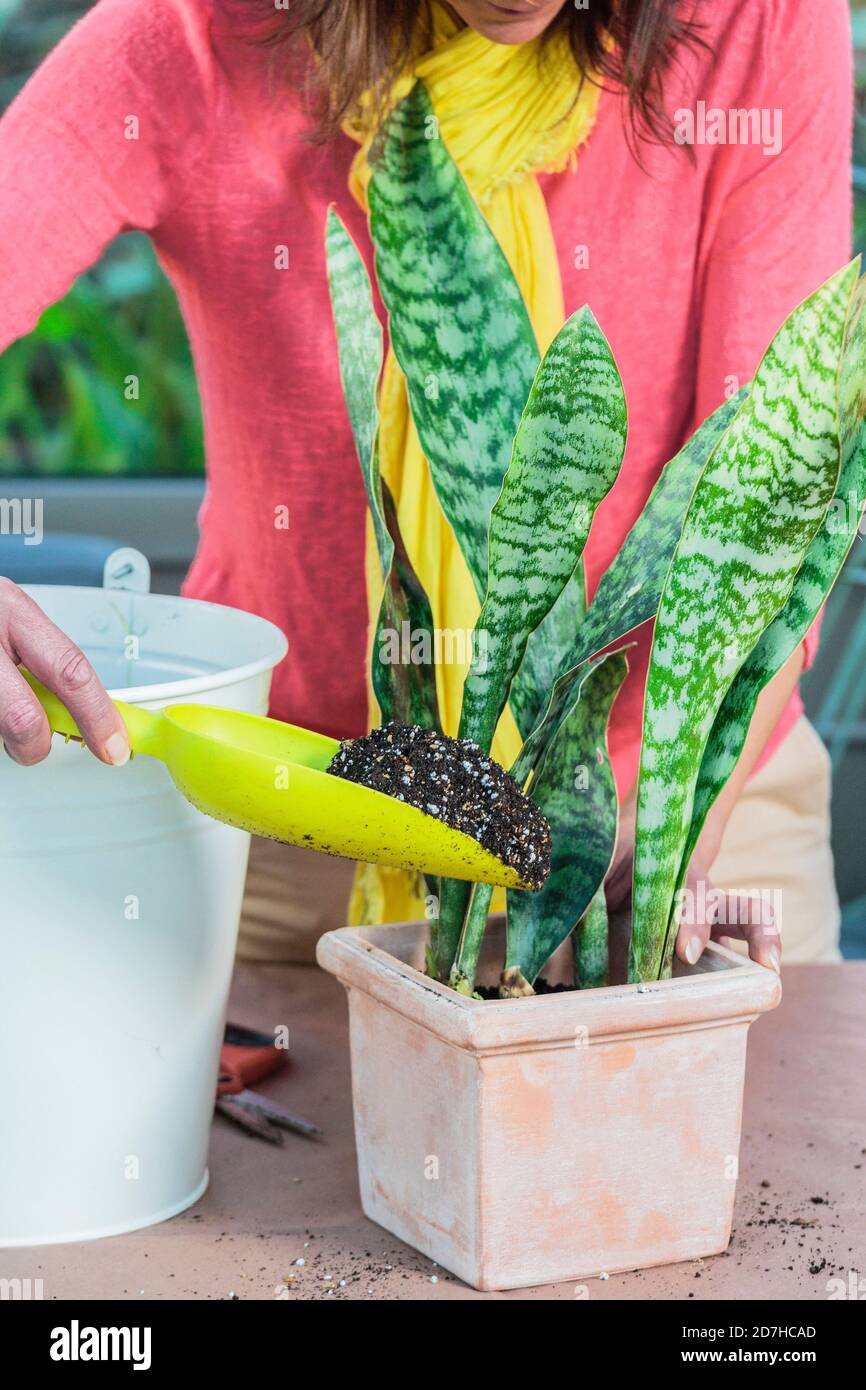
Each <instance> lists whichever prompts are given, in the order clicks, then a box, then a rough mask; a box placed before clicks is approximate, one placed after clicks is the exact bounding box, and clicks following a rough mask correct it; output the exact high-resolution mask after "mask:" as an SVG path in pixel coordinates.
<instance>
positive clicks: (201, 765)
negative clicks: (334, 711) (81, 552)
mask: <svg viewBox="0 0 866 1390" xmlns="http://www.w3.org/2000/svg"><path fill="white" fill-rule="evenodd" d="M22 675H24V676H25V678H26V680H27V681H28V682H29V684H30V685H31V686H32V688H33V690H34V691H35V693H36V695H37V696H38V698H39V701H40V703H41V704H42V707H43V709H44V710H45V713H46V714H47V716H48V722H49V724H50V725H51V728H52V730H53V731H54V732H55V733H58V734H65V735H66V736H67V737H68V738H77V739H80V738H81V734H80V732H79V730H78V726H77V725H76V723H75V721H74V720H73V718H72V716H71V714H70V713H69V711H68V710H67V709H66V707H65V706H64V705H62V704H61V702H60V701H59V700H58V699H57V697H56V696H55V695H53V694H52V693H51V691H49V690H47V689H46V687H45V686H44V685H42V684H41V683H40V682H39V681H37V680H36V679H35V677H34V676H31V675H30V674H29V673H28V672H26V671H24V672H22ZM115 704H116V706H117V708H118V710H119V711H120V714H121V716H122V718H123V721H124V723H125V724H126V727H127V731H128V733H129V741H130V747H131V748H132V751H133V752H134V753H136V754H139V753H143V754H145V755H146V756H147V757H151V758H159V759H160V761H161V762H163V763H164V764H165V766H166V767H167V768H168V771H169V774H170V776H171V778H172V781H173V782H174V784H175V786H176V787H177V789H178V791H180V792H181V793H182V794H183V796H185V797H186V799H187V801H189V802H191V803H192V805H193V806H195V807H197V808H198V810H199V811H204V813H205V815H208V816H213V817H214V819H215V820H220V821H225V823H226V824H227V825H235V826H238V827H239V828H240V829H241V830H249V831H252V833H253V834H255V835H265V836H268V837H269V838H270V839H272V840H282V841H284V842H286V843H287V844H292V845H305V846H307V847H308V848H309V849H317V850H321V851H322V852H323V853H325V854H336V855H339V856H341V857H343V858H346V859H359V860H361V861H362V862H364V863H368V864H390V865H393V866H394V867H396V868H401V869H418V870H420V871H421V872H423V873H428V874H442V875H444V876H445V877H447V878H462V879H469V880H473V881H475V882H478V883H492V884H499V885H501V886H502V887H505V888H523V887H527V886H528V885H526V884H524V883H523V882H522V881H521V879H520V877H519V876H518V874H517V871H516V870H515V869H512V868H510V867H508V866H507V865H506V864H503V863H502V861H501V860H499V859H497V858H496V857H495V855H492V854H490V852H489V851H488V850H486V849H484V848H482V846H481V845H480V844H478V842H477V840H473V839H472V838H471V836H469V835H464V834H463V833H462V832H461V831H459V830H452V829H451V827H450V826H447V825H444V824H443V823H442V821H439V820H437V819H436V818H435V817H434V816H428V815H427V814H425V812H424V811H419V810H417V809H416V808H415V807H414V806H407V805H406V804H405V802H402V801H398V800H396V798H394V797H390V796H385V795H384V793H382V792H377V791H372V790H370V789H369V788H368V787H362V786H358V785H357V784H356V783H354V782H347V781H344V780H343V779H341V778H339V777H332V776H331V775H330V774H328V773H327V772H326V771H325V769H326V768H327V766H328V764H329V763H330V761H331V759H332V758H333V756H334V754H335V753H336V752H337V749H338V748H339V746H340V745H339V743H338V742H337V740H336V739H332V738H326V737H325V735H324V734H315V733H312V732H311V731H310V730H309V729H300V728H298V727H296V726H295V725H294V724H282V723H280V721H279V720H276V719H265V718H262V717H261V716H259V715H255V714H246V713H242V712H240V711H237V710H230V709H220V708H217V707H216V706H213V705H182V704H179V705H169V706H167V707H166V708H165V709H161V710H146V709H141V708H139V707H138V706H137V705H125V704H121V702H120V701H119V700H116V701H115Z"/></svg>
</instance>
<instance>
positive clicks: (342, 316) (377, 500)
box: [325, 209, 439, 729]
mask: <svg viewBox="0 0 866 1390" xmlns="http://www.w3.org/2000/svg"><path fill="white" fill-rule="evenodd" d="M325 254H326V261H327V268H328V286H329V289H330V294H331V308H332V311H333V315H334V326H335V329H336V334H337V351H338V354H339V362H340V377H341V380H342V383H343V395H344V397H345V401H346V408H347V410H348V414H349V420H350V423H351V425H352V433H353V434H354V437H355V448H356V451H357V454H358V461H359V463H360V465H361V475H362V478H363V480H364V488H365V491H366V493H367V503H368V506H369V508H370V514H371V516H372V519H373V528H374V531H375V536H376V546H377V549H378V552H379V564H380V566H381V570H382V577H383V580H384V591H383V594H382V602H381V606H380V609H379V614H378V620H377V625H376V634H375V638H374V642H373V650H372V682H373V691H374V694H375V696H376V700H377V702H378V704H379V708H380V710H381V712H382V719H383V720H384V721H385V722H387V721H388V720H391V719H400V720H402V721H403V722H404V723H407V724H421V725H423V726H424V727H425V728H437V729H438V728H439V713H438V707H437V699H436V673H435V667H434V661H433V653H434V644H433V616H432V613H431V610H430V604H429V602H428V599H427V595H426V594H425V593H424V590H423V588H422V586H421V583H420V581H419V579H418V576H417V575H416V574H415V571H414V569H413V568H412V565H411V563H410V561H409V557H408V555H407V554H406V548H405V546H404V545H403V541H402V537H401V535H400V528H399V525H398V522H397V510H396V507H395V506H394V503H393V499H392V498H391V495H390V493H389V492H388V489H387V488H386V487H385V485H384V483H383V482H382V479H381V478H380V475H379V453H378V427H379V409H378V402H377V391H378V383H379V377H380V375H381V371H382V329H381V326H380V324H379V320H378V319H377V317H376V311H375V309H374V308H373V297H372V293H371V290H370V280H369V277H368V275H367V271H366V268H365V266H364V263H363V261H362V259H361V256H360V253H359V251H358V249H357V247H356V246H355V243H354V242H353V241H352V238H351V237H350V236H349V233H348V232H347V231H346V228H345V227H344V226H343V223H342V222H341V221H340V218H339V217H338V216H337V214H336V213H335V212H334V211H333V209H331V210H330V211H329V213H328V220H327V225H326V231H325Z"/></svg>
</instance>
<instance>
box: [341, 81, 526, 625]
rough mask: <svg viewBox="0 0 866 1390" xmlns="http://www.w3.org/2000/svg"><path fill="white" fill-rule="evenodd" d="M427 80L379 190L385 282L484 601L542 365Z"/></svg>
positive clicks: (400, 348)
mask: <svg viewBox="0 0 866 1390" xmlns="http://www.w3.org/2000/svg"><path fill="white" fill-rule="evenodd" d="M432 118H433V109H432V106H431V104H430V98H429V96H428V94H427V91H426V88H425V87H424V85H423V83H421V82H418V83H416V85H415V87H414V88H413V89H412V91H411V92H410V94H409V96H407V97H406V98H405V100H404V101H402V102H401V103H400V105H399V106H398V107H397V108H396V110H395V111H394V113H393V115H392V116H391V118H390V120H389V122H388V127H387V132H386V137H385V140H384V148H383V150H382V155H381V158H380V159H379V160H378V161H377V163H376V167H375V170H374V174H373V178H372V180H371V182H370V188H369V194H368V197H369V204H370V230H371V234H372V237H373V241H374V244H375V247H376V274H377V278H378V282H379V288H380V290H381V292H382V298H383V300H384V303H385V305H386V307H387V310H388V317H389V324H390V330H391V341H392V343H393V346H394V352H395V355H396V357H397V361H398V362H399V364H400V367H401V369H402V371H403V374H404V376H405V377H406V384H407V388H408V392H409V401H410V405H411V409H412V417H413V419H414V421H415V425H416V428H417V430H418V437H419V439H420V441H421V446H422V448H423V450H424V453H425V455H426V458H427V460H428V462H429V465H430V473H431V477H432V479H433V484H434V486H435V488H436V494H437V496H438V498H439V502H440V505H441V507H442V511H443V513H444V515H445V517H446V520H447V521H448V522H449V524H450V525H451V527H452V529H453V531H454V534H455V536H456V538H457V542H458V544H459V546H460V549H461V551H462V553H463V555H464V558H465V559H466V563H467V565H468V567H469V572H470V574H471V575H472V579H473V582H474V584H475V588H476V592H477V593H478V597H479V599H481V598H483V595H484V591H485V588H486V583H487V526H488V518H489V516H490V512H491V509H492V507H493V504H494V502H495V501H496V498H497V497H498V495H499V491H500V488H501V487H502V479H503V477H504V476H505V471H506V469H507V467H508V462H509V458H510V456H511V446H512V440H513V439H514V434H515V431H516V429H517V426H518V423H519V420H520V413H521V411H522V409H523V406H524V404H525V402H526V398H527V396H528V394H529V390H530V387H531V386H532V382H533V379H534V377H535V373H536V369H537V367H538V358H539V354H538V347H537V345H536V341H535V334H534V333H533V330H532V324H531V323H530V321H529V315H528V313H527V311H526V307H525V305H524V303H523V299H522V297H521V294H520V290H519V288H518V285H517V282H516V280H515V279H514V276H513V275H512V273H511V269H510V267H509V265H508V262H507V261H506V259H505V256H504V254H503V252H502V249H501V247H500V246H499V243H498V242H497V240H496V238H495V237H494V236H493V234H492V233H491V231H490V229H489V227H488V226H487V223H486V222H485V220H484V217H483V215H482V213H481V212H480V210H479V209H478V206H477V205H476V203H475V201H474V199H473V197H472V194H471V193H470V192H469V189H468V188H467V186H466V183H465V181H464V179H463V176H462V174H461V173H460V171H459V170H458V168H457V166H456V164H455V163H454V161H453V160H452V158H451V156H450V155H449V153H448V151H447V149H446V147H445V142H444V141H443V140H442V139H440V138H438V136H437V137H436V138H432V139H431V138H428V136H429V134H430V132H431V131H433V130H435V125H434V124H433V120H432Z"/></svg>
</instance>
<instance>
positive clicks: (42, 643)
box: [0, 577, 129, 767]
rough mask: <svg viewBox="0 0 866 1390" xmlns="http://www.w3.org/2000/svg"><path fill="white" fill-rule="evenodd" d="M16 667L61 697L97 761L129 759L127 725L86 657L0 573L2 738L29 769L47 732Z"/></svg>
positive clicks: (41, 754)
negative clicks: (26, 671)
mask: <svg viewBox="0 0 866 1390" xmlns="http://www.w3.org/2000/svg"><path fill="white" fill-rule="evenodd" d="M19 665H20V666H26V667H27V670H28V671H31V672H32V673H33V675H34V676H37V677H38V678H39V680H41V681H42V683H43V685H47V686H48V688H49V690H53V691H54V693H55V695H57V697H58V698H59V699H60V700H62V701H63V703H64V705H66V707H67V709H68V710H69V712H70V714H71V715H72V716H73V718H74V719H75V722H76V724H77V725H78V727H79V729H80V730H81V733H82V735H83V737H84V741H85V743H86V744H87V746H88V748H90V750H91V751H92V752H93V753H95V754H96V756H97V758H99V759H100V761H101V762H104V763H111V764H113V765H114V766H115V767H120V766H121V765H122V764H123V763H125V762H127V761H128V759H129V738H128V736H127V732H126V726H125V725H124V722H123V720H122V719H121V717H120V714H119V712H118V711H117V709H116V708H115V706H114V705H113V704H112V702H111V700H110V699H109V697H108V695H107V694H106V692H105V689H104V687H103V685H102V683H101V681H100V680H99V678H98V677H97V675H96V672H95V671H94V670H93V667H92V666H91V665H90V662H89V661H88V660H87V657H86V656H85V655H84V653H83V652H82V651H80V650H79V649H78V647H76V645H75V643H74V642H72V641H71V640H70V638H68V637H67V636H66V634H65V633H63V632H61V630H60V628H59V627H56V626H55V624H54V623H52V621H51V619H50V618H48V617H46V615H45V614H44V613H43V612H42V609H41V608H39V606H38V605H37V604H35V603H34V602H33V600H32V599H31V598H29V597H28V596H27V594H25V593H24V592H23V590H21V589H19V588H18V586H17V584H13V583H12V581H11V579H4V578H2V577H0V739H2V741H3V745H4V747H5V749H6V752H7V753H8V754H9V756H10V758H12V759H14V761H15V762H16V763H21V764H23V765H24V766H25V767H29V766H30V765H31V764H32V763H38V762H41V761H42V759H43V758H45V757H47V755H48V750H49V749H50V747H51V730H50V728H49V727H48V720H47V718H46V716H45V711H44V710H43V708H42V706H41V705H40V703H39V701H38V700H37V698H36V696H35V695H34V694H33V691H32V690H31V689H30V687H29V685H28V684H27V682H26V681H25V680H24V678H23V676H22V675H21V672H20V671H18V670H17V669H16V668H17V667H18V666H19Z"/></svg>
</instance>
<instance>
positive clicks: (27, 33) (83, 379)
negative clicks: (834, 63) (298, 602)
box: [0, 0, 866, 477]
mask: <svg viewBox="0 0 866 1390" xmlns="http://www.w3.org/2000/svg"><path fill="white" fill-rule="evenodd" d="M89 7H90V0H0V110H2V109H3V107H5V106H6V105H8V103H9V102H10V101H11V100H12V98H13V97H14V95H15V93H16V92H17V91H18V89H19V88H20V87H21V86H22V85H23V83H24V82H25V81H26V79H27V77H28V76H29V74H30V73H31V72H32V71H33V69H34V68H35V67H36V65H37V64H38V63H39V61H40V60H41V59H42V57H43V56H44V55H45V54H46V53H47V52H48V51H49V49H51V48H52V47H53V46H54V44H55V43H57V41H58V39H59V38H60V37H61V36H62V35H63V34H64V33H65V32H66V30H67V29H68V28H69V27H70V25H71V24H72V23H73V22H74V21H75V20H76V19H78V18H79V17H80V15H82V14H83V13H84V12H85V11H86V10H87V9H88V8H89ZM819 7H820V0H819ZM851 10H852V24H853V28H854V43H855V50H856V72H857V118H856V126H855V132H854V174H853V178H854V190H855V213H854V240H855V246H856V248H857V249H858V250H866V0H851ZM130 374H134V375H136V376H138V378H139V380H140V383H141V387H140V399H138V400H137V401H130V400H127V399H126V398H125V396H124V389H123V383H124V380H125V378H126V377H127V376H129V375H130ZM202 469H203V451H202V431H201V414H200V409H199V399H198V392H197V389H196V383H195V375H194V372H193V367H192V362H191V360H190V353H189V345H188V343H187V338H186V333H185V331H184V327H183V322H182V319H181V316H180V312H179V310H178V307H177V302H176V300H175V297H174V293H173V291H172V289H171V286H170V285H169V284H168V282H167V281H166V279H165V277H164V275H163V274H162V272H161V270H160V268H159V266H158V264H157V262H156V258H155V256H154V254H153V251H152V249H151V247H150V244H149V242H148V241H147V239H146V238H145V237H143V236H135V235H133V236H124V237H120V238H118V240H117V241H116V242H115V243H114V245H113V246H111V247H110V248H109V250H108V252H107V253H106V255H105V256H104V257H103V259H102V261H101V262H100V264H99V265H97V266H96V267H95V268H94V269H93V270H91V271H89V272H87V274H85V275H83V276H82V277H81V278H80V279H79V280H78V281H77V283H76V284H75V286H74V287H73V289H72V290H71V291H70V293H69V294H68V295H67V296H66V298H65V299H64V300H63V301H62V302H61V303H60V304H57V305H55V306H54V307H53V308H51V309H49V310H48V311H47V312H46V313H45V314H44V315H43V317H42V319H41V320H40V323H39V326H38V327H37V328H36V330H35V331H34V332H33V333H31V334H30V335H29V336H28V337H26V338H24V339H22V340H21V341H20V342H17V343H15V344H13V346H12V347H11V348H9V349H8V351H7V352H6V353H5V354H4V355H3V358H2V364H0V477H3V476H6V477H26V476H28V475H40V476H46V475H58V474H61V475H64V476H67V477H68V476H76V475H81V476H94V475H95V476H104V475H122V476H126V477H130V476H133V477H134V476H141V475H149V476H153V475H162V476H163V477H165V476H171V477H178V476H184V475H186V476H188V475H190V474H193V475H195V474H198V473H201V471H202Z"/></svg>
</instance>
